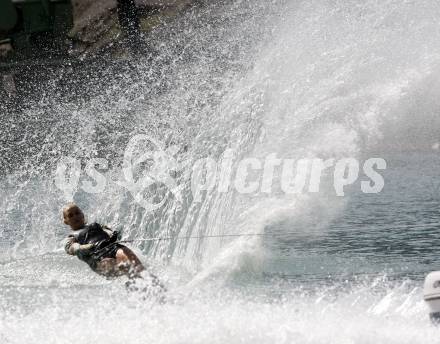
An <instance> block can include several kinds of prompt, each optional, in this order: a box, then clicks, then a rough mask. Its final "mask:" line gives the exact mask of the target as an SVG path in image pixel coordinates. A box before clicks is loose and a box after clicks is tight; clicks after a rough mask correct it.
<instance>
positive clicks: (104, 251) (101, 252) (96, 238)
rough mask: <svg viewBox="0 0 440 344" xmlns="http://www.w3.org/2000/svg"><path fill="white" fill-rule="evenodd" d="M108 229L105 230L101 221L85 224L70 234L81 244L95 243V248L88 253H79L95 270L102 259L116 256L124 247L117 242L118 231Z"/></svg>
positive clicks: (70, 236) (79, 256)
mask: <svg viewBox="0 0 440 344" xmlns="http://www.w3.org/2000/svg"><path fill="white" fill-rule="evenodd" d="M108 231H109V232H110V233H111V234H109V232H108ZM108 231H105V230H104V228H103V227H102V226H101V225H100V224H99V223H96V222H94V223H91V224H87V225H84V227H82V228H81V229H79V230H77V231H75V232H74V233H72V234H71V235H69V238H74V239H75V242H77V243H79V244H80V245H85V244H95V248H94V249H93V250H91V251H90V252H87V254H86V253H81V252H78V254H77V256H78V258H79V259H81V260H82V261H84V262H86V263H87V264H88V265H89V266H90V267H91V268H92V269H93V270H95V269H96V265H97V263H98V262H99V261H100V260H101V259H104V258H116V252H117V251H118V249H119V248H121V247H122V245H121V244H118V243H117V240H118V232H116V231H110V230H108Z"/></svg>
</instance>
